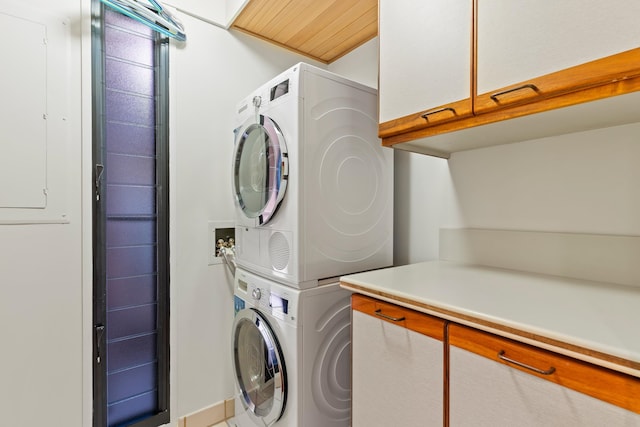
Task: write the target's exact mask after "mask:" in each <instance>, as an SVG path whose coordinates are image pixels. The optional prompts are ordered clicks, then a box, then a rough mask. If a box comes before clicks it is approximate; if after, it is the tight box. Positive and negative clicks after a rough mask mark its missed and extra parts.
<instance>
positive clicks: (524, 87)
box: [491, 83, 540, 103]
mask: <svg viewBox="0 0 640 427" xmlns="http://www.w3.org/2000/svg"><path fill="white" fill-rule="evenodd" d="M522 89H531V90H533V91H534V92H535V93H540V89H538V88H537V87H536V85H534V84H531V83H529V84H526V85H522V86H518V87H514V88H511V89H507V90H503V91H502V92H496V93H494V94H493V95H491V99H493V101H494V102H496V103H497V102H499V101H498V97H500V96H502V95H506V94H508V93H511V92H517V91H519V90H522Z"/></svg>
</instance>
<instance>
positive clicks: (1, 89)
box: [0, 0, 80, 224]
mask: <svg viewBox="0 0 640 427" xmlns="http://www.w3.org/2000/svg"><path fill="white" fill-rule="evenodd" d="M52 4H53V3H52ZM50 9H51V10H48V9H47V8H46V7H34V6H32V5H30V4H25V3H24V2H19V1H11V0H0V28H2V31H3V34H4V35H5V37H4V38H3V41H2V43H0V58H1V59H0V61H1V62H0V64H1V65H0V77H1V78H0V96H2V102H0V224H37V223H68V222H69V217H68V215H67V213H66V209H67V205H68V202H69V200H68V197H69V191H70V189H69V181H68V177H69V174H70V173H71V171H72V170H73V169H74V168H77V164H78V163H77V160H74V159H73V158H72V156H71V155H70V154H71V153H72V151H71V140H70V138H71V136H72V135H71V134H70V133H69V124H70V123H72V122H73V119H74V117H70V114H71V111H72V110H73V111H75V112H76V114H79V109H75V107H74V106H73V104H72V103H71V100H72V99H76V100H78V102H79V99H80V80H79V74H78V70H79V69H78V68H72V65H73V59H72V58H73V57H72V55H71V53H72V49H73V48H74V46H76V47H77V46H79V43H78V42H77V40H73V39H72V37H71V29H70V27H71V25H69V22H70V21H69V19H68V18H67V17H64V16H59V15H58V14H56V13H55V8H54V7H53V6H52V7H51V8H50ZM74 43H75V45H74ZM74 76H75V78H74ZM72 81H74V83H73V85H72V83H71V82H72ZM76 117H77V116H76Z"/></svg>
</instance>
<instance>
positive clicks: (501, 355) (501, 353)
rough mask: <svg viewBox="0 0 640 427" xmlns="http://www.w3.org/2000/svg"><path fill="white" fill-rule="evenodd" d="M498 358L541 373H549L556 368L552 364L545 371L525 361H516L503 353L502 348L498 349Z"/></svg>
mask: <svg viewBox="0 0 640 427" xmlns="http://www.w3.org/2000/svg"><path fill="white" fill-rule="evenodd" d="M498 358H500V359H502V360H504V361H505V362H508V363H513V364H514V365H517V366H520V367H521V368H525V369H529V370H530V371H533V372H536V373H538V374H541V375H551V374H553V373H554V372H555V371H556V368H554V367H553V366H552V367H550V368H549V369H547V370H546V371H543V370H542V369H538V368H536V367H534V366H531V365H527V364H525V363H522V362H518V361H517V360H513V359H510V358H508V357H507V356H505V355H504V350H500V353H498Z"/></svg>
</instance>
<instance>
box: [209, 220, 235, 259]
mask: <svg viewBox="0 0 640 427" xmlns="http://www.w3.org/2000/svg"><path fill="white" fill-rule="evenodd" d="M235 232H236V229H235V224H234V222H233V221H208V222H207V241H208V245H207V250H208V253H207V260H208V263H209V265H215V264H222V262H223V260H222V258H221V257H219V256H217V254H218V247H217V242H218V240H220V239H222V240H225V241H227V240H228V239H229V238H235Z"/></svg>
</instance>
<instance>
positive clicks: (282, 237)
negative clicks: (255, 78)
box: [233, 63, 393, 289]
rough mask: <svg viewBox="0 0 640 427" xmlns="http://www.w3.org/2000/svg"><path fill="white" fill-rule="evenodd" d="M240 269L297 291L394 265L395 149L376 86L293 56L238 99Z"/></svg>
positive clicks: (236, 178)
mask: <svg viewBox="0 0 640 427" xmlns="http://www.w3.org/2000/svg"><path fill="white" fill-rule="evenodd" d="M236 117H237V122H236V129H235V152H234V162H233V187H234V188H233V191H234V193H235V196H236V197H235V198H236V258H237V263H238V265H239V266H241V267H243V268H245V269H247V270H250V271H253V272H256V273H258V274H260V275H263V276H265V277H270V278H273V279H274V280H277V281H279V282H281V283H285V284H287V285H289V286H294V287H298V288H302V289H304V288H309V287H313V286H316V285H317V283H318V280H320V279H324V278H328V277H337V276H340V275H344V274H349V273H355V272H359V271H365V270H370V269H375V268H381V267H387V266H390V265H392V263H393V259H392V258H393V243H392V234H393V150H390V149H388V148H383V147H382V146H381V143H380V140H379V139H378V136H377V131H378V125H377V123H378V121H377V93H376V91H375V90H374V89H372V88H369V87H366V86H363V85H361V84H358V83H355V82H352V81H349V80H347V79H345V78H342V77H340V76H337V75H335V74H332V73H329V72H327V71H324V70H321V69H319V68H316V67H312V66H310V65H308V64H304V63H300V64H297V65H295V66H294V67H292V68H290V69H289V70H287V71H285V72H284V73H282V74H280V75H279V76H277V77H275V78H274V79H272V80H271V81H269V82H268V83H266V84H265V85H263V86H262V87H261V88H259V89H258V90H256V91H255V92H253V93H251V94H250V95H249V96H247V97H246V98H245V99H244V100H242V102H240V103H239V105H238V109H237V116H236Z"/></svg>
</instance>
